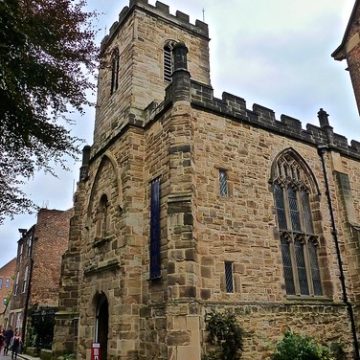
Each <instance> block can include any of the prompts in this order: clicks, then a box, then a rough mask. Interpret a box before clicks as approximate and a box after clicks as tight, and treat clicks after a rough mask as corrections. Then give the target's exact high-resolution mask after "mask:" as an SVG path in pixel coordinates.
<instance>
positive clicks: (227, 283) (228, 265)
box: [224, 261, 234, 293]
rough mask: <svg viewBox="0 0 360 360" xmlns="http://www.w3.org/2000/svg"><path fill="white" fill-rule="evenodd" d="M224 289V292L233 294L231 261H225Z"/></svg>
mask: <svg viewBox="0 0 360 360" xmlns="http://www.w3.org/2000/svg"><path fill="white" fill-rule="evenodd" d="M224 265H225V288H226V292H228V293H233V292H234V275H233V263H232V262H231V261H225V263H224Z"/></svg>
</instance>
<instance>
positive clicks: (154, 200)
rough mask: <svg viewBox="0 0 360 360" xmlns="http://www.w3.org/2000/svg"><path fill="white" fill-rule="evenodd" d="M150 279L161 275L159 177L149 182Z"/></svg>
mask: <svg viewBox="0 0 360 360" xmlns="http://www.w3.org/2000/svg"><path fill="white" fill-rule="evenodd" d="M150 206H151V208H150V212H151V214H150V279H157V278H159V277H160V276H161V260H160V179H156V180H154V181H152V182H151V204H150Z"/></svg>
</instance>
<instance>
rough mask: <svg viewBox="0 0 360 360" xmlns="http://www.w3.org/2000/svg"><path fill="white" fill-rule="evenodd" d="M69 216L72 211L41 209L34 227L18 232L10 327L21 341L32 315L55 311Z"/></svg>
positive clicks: (66, 242) (66, 241) (66, 244)
mask: <svg viewBox="0 0 360 360" xmlns="http://www.w3.org/2000/svg"><path fill="white" fill-rule="evenodd" d="M70 216H71V210H68V211H60V210H48V209H41V210H40V211H39V213H38V217H37V223H36V224H35V225H33V226H32V227H31V228H30V229H29V230H25V229H19V231H20V232H21V235H22V236H21V238H20V240H19V241H18V252H17V258H16V275H15V281H14V286H13V297H12V301H11V304H10V314H9V324H10V325H12V326H13V328H19V329H21V332H22V334H23V338H25V333H26V329H28V328H29V326H30V324H27V323H28V320H29V318H30V317H31V314H34V312H35V313H36V312H39V313H42V314H43V315H44V314H45V313H46V314H47V313H49V312H51V313H52V314H53V313H54V311H55V309H56V307H57V304H58V290H59V280H60V268H61V257H62V255H63V253H64V252H65V250H66V249H67V246H68V232H69V223H70ZM30 321H31V320H30ZM32 333H33V331H32Z"/></svg>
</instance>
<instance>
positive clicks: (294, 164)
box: [269, 148, 320, 195]
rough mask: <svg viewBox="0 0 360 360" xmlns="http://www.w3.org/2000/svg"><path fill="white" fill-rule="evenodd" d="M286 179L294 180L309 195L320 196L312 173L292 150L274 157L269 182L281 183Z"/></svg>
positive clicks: (300, 157) (284, 151) (302, 159)
mask: <svg viewBox="0 0 360 360" xmlns="http://www.w3.org/2000/svg"><path fill="white" fill-rule="evenodd" d="M287 179H292V180H293V181H294V180H295V181H296V182H297V183H298V185H299V186H304V187H306V188H307V190H308V191H309V192H310V193H312V194H316V195H320V188H319V185H318V183H317V181H316V177H315V175H314V173H313V172H312V170H311V168H310V167H309V165H308V164H307V162H306V161H305V160H304V158H303V157H302V156H301V155H300V154H299V153H298V152H297V151H296V150H294V149H293V148H287V149H284V150H283V151H281V152H280V153H279V154H278V155H277V156H276V157H275V159H274V161H273V163H272V166H271V175H270V180H269V182H270V183H271V184H274V183H282V182H284V181H286V180H287Z"/></svg>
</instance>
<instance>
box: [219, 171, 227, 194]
mask: <svg viewBox="0 0 360 360" xmlns="http://www.w3.org/2000/svg"><path fill="white" fill-rule="evenodd" d="M219 194H220V196H221V197H228V196H229V182H228V175H227V172H226V170H223V169H220V170H219Z"/></svg>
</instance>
